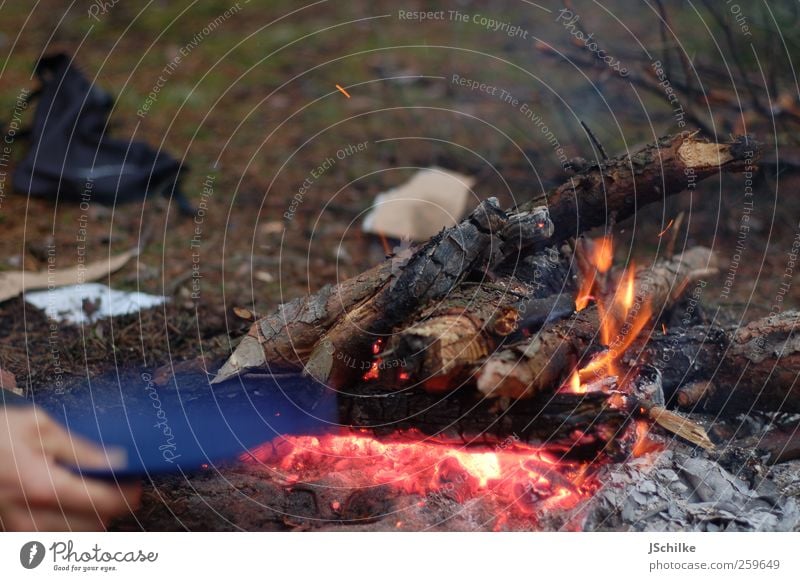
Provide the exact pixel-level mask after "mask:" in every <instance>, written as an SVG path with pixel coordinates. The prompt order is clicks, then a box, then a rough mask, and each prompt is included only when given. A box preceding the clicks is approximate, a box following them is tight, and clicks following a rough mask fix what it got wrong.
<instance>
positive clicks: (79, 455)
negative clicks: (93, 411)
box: [0, 406, 141, 531]
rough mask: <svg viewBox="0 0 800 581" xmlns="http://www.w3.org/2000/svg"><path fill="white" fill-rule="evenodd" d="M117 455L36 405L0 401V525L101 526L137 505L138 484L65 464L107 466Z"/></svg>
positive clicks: (47, 528) (6, 527)
mask: <svg viewBox="0 0 800 581" xmlns="http://www.w3.org/2000/svg"><path fill="white" fill-rule="evenodd" d="M115 460H118V458H114V457H113V452H111V451H108V450H106V451H104V450H103V449H101V448H98V447H97V446H95V445H94V444H92V443H90V442H88V441H86V440H84V439H83V438H79V437H77V436H74V435H72V434H70V433H69V432H68V431H67V430H65V429H64V428H63V427H62V426H61V425H59V424H58V423H56V422H55V420H53V419H52V418H51V417H50V416H48V415H47V413H46V412H44V411H43V410H41V409H39V408H36V407H33V406H29V407H28V406H26V407H16V406H6V407H0V530H5V531H33V530H36V531H56V530H69V531H94V530H102V529H104V528H105V524H106V523H108V521H109V520H110V519H112V518H113V517H115V516H120V515H122V514H126V513H129V512H131V511H132V510H134V509H135V508H136V507H137V506H138V503H139V497H140V493H141V487H140V486H139V485H138V484H124V485H123V484H120V485H117V484H115V483H107V482H101V481H98V480H93V479H91V478H82V477H81V476H80V475H78V474H76V473H74V472H73V471H71V470H70V469H69V468H68V467H67V466H79V467H81V468H84V469H88V468H108V466H109V464H112V465H113V464H115V463H116V462H115Z"/></svg>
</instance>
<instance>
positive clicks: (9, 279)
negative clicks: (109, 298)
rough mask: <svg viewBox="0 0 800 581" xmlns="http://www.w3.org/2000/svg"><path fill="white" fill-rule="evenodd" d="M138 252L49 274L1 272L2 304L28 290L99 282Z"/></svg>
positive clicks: (40, 272)
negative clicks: (98, 280)
mask: <svg viewBox="0 0 800 581" xmlns="http://www.w3.org/2000/svg"><path fill="white" fill-rule="evenodd" d="M137 252H138V251H137V249H133V250H128V251H127V252H123V253H122V254H118V255H117V256H114V257H112V258H109V259H106V260H98V261H96V262H90V263H89V264H86V265H80V266H74V267H72V268H63V269H59V270H52V271H49V272H48V271H47V270H43V271H39V272H28V271H24V270H23V271H17V272H0V302H3V301H7V300H8V299H13V298H14V297H15V296H17V295H19V294H21V293H23V292H25V291H28V290H33V289H42V288H55V287H61V286H68V285H73V284H80V283H82V282H86V281H90V280H97V279H99V278H102V277H104V276H107V275H109V274H110V273H112V272H114V271H116V270H119V269H120V268H122V267H123V266H125V264H126V263H127V262H128V261H129V260H130V259H131V258H132V257H133V256H136V254H137Z"/></svg>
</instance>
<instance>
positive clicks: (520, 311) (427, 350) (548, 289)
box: [378, 258, 575, 391]
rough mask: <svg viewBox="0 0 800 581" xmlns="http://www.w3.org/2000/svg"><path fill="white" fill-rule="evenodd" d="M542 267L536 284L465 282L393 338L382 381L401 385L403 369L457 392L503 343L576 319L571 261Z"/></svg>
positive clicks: (380, 367) (432, 386)
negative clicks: (464, 377)
mask: <svg viewBox="0 0 800 581" xmlns="http://www.w3.org/2000/svg"><path fill="white" fill-rule="evenodd" d="M537 266H539V268H537V269H536V270H535V272H534V273H533V276H530V277H529V279H530V280H532V281H536V282H535V283H533V284H531V283H525V282H522V281H519V280H515V279H513V278H504V279H502V280H498V281H495V282H494V283H491V284H489V283H477V284H474V285H468V284H465V285H462V286H461V287H459V288H458V289H456V290H455V291H454V292H452V293H451V294H450V295H449V296H448V297H447V298H446V299H445V300H443V301H441V302H440V303H438V304H436V305H434V306H433V307H431V308H429V309H428V310H427V311H425V312H423V313H422V315H421V316H420V317H419V320H418V321H417V322H415V323H414V324H412V325H410V326H408V327H406V328H405V329H403V330H401V331H400V332H398V333H396V334H395V335H393V336H392V337H391V339H390V340H389V343H388V345H387V348H386V349H385V350H384V351H382V352H381V353H380V356H379V357H380V359H381V361H380V362H379V363H378V371H379V376H380V378H381V379H382V380H383V381H384V382H385V383H388V384H392V383H395V384H396V383H397V382H396V379H397V375H398V373H393V371H399V373H400V374H403V376H404V377H405V378H406V379H412V380H414V381H420V382H424V383H425V387H426V388H427V389H429V390H433V391H440V390H441V391H446V390H448V389H454V388H455V386H456V385H458V383H459V382H460V380H461V379H462V377H461V376H462V375H463V372H464V371H465V370H467V371H469V370H471V369H473V368H474V367H475V366H476V365H478V364H479V363H480V362H481V361H482V360H483V359H484V358H485V357H487V356H488V355H489V354H490V353H492V352H494V351H495V349H496V348H497V347H498V346H499V345H501V344H502V343H503V342H506V341H513V340H514V339H515V338H516V339H517V340H519V339H520V338H521V337H523V333H529V332H530V331H531V330H535V329H538V328H540V327H542V326H543V325H545V324H546V323H548V322H552V321H556V320H559V319H562V318H564V317H568V316H570V315H571V314H572V313H573V312H574V310H575V302H574V297H573V292H572V290H573V288H572V284H570V282H571V278H572V277H571V276H570V267H569V262H568V260H566V258H562V259H561V260H548V261H542V264H540V265H537ZM565 281H566V283H565ZM551 283H552V284H551ZM565 284H566V288H565ZM553 288H555V289H557V290H556V293H555V294H553V290H552V289H553ZM387 358H391V360H392V361H401V362H402V368H400V369H397V367H396V366H387V365H385V364H384V363H383V362H384V361H385V360H386V359H387Z"/></svg>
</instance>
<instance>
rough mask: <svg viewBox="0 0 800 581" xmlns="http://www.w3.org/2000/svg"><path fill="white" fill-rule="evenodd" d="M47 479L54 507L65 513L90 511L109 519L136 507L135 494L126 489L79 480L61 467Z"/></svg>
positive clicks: (94, 481)
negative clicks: (50, 482) (49, 479)
mask: <svg viewBox="0 0 800 581" xmlns="http://www.w3.org/2000/svg"><path fill="white" fill-rule="evenodd" d="M51 477H52V490H53V492H54V496H55V499H56V503H57V506H60V507H61V508H62V509H63V510H65V511H66V512H87V511H94V512H96V513H97V514H98V515H99V516H100V517H102V518H110V517H113V516H117V515H121V514H125V513H130V512H131V511H132V510H133V509H134V508H135V507H136V506H137V502H138V499H139V497H138V493H137V492H136V490H135V489H134V488H131V487H130V486H128V485H125V486H119V485H117V484H114V483H107V482H103V481H100V480H94V479H92V478H82V477H80V476H78V475H76V474H73V473H72V472H70V471H69V470H67V469H64V468H61V467H57V468H54V469H53V470H52V471H51Z"/></svg>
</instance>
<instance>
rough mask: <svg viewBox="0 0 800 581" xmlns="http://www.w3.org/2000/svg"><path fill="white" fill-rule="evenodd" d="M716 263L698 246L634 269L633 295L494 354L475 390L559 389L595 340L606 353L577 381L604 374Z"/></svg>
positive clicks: (495, 393)
mask: <svg viewBox="0 0 800 581" xmlns="http://www.w3.org/2000/svg"><path fill="white" fill-rule="evenodd" d="M714 264H715V261H714V257H713V253H712V252H711V251H710V250H708V249H706V248H700V247H697V248H693V249H692V250H689V251H687V252H685V253H683V254H682V255H680V256H676V257H674V258H673V259H671V260H663V261H660V262H659V263H657V264H656V265H655V266H654V267H652V268H649V269H639V270H637V271H636V273H635V275H634V276H632V277H630V280H629V289H631V290H633V289H635V290H633V292H628V291H627V290H625V291H622V292H618V293H617V295H616V297H615V298H614V301H615V302H614V303H612V304H611V305H610V306H608V307H606V308H601V307H597V308H596V307H589V308H586V309H584V310H582V311H580V312H578V313H576V314H575V316H573V317H571V318H570V319H568V320H565V321H562V322H560V323H557V324H555V325H551V326H549V327H547V328H545V329H543V330H542V331H541V332H540V333H538V334H536V335H534V336H533V337H531V338H530V339H529V340H527V341H525V342H523V343H519V344H517V345H512V346H509V347H507V348H505V349H502V350H500V351H498V352H497V353H495V354H493V355H492V356H491V357H489V359H488V360H487V361H486V363H485V364H484V365H483V366H482V367H481V368H480V370H479V371H478V373H477V386H478V389H479V390H480V391H481V392H482V393H483V394H485V395H486V396H488V397H500V396H506V397H513V398H524V397H531V396H532V395H535V394H537V393H540V392H542V391H546V390H550V389H553V388H554V387H558V386H560V385H562V384H563V383H564V382H565V381H566V380H567V378H568V376H569V375H570V374H571V373H572V372H573V371H574V370H575V369H577V368H578V367H579V366H580V364H581V363H582V362H583V363H586V359H587V357H589V356H591V355H592V352H591V350H590V348H591V347H592V346H596V345H597V339H598V337H599V338H601V339H602V343H603V344H604V345H605V346H607V347H608V351H606V352H605V353H603V354H601V355H600V356H599V357H597V358H595V359H593V360H592V361H591V362H589V365H587V366H586V367H584V368H583V369H582V370H581V376H580V378H579V379H580V380H587V379H597V378H599V377H601V376H602V375H604V374H608V373H609V368H610V367H611V366H612V364H613V363H614V362H615V361H616V360H617V359H618V358H619V357H620V356H621V355H622V354H623V353H624V352H625V350H626V349H627V348H628V347H629V346H630V345H631V344H632V343H633V342H634V340H635V339H636V337H637V336H638V335H639V333H640V332H641V331H642V329H643V328H644V326H645V325H646V324H647V323H648V321H649V320H650V318H651V314H652V313H654V312H655V313H659V312H660V311H661V310H663V309H665V308H667V307H669V306H670V305H671V304H673V302H674V301H675V300H676V299H677V298H678V296H679V294H678V291H681V292H682V290H683V289H685V288H686V287H687V284H688V282H689V281H691V280H692V279H693V278H695V277H697V276H700V275H701V273H702V274H703V275H704V274H706V273H707V272H708V269H709V268H713V266H714ZM619 308H623V309H624V312H622V313H620V311H619ZM620 315H621V316H620ZM578 385H579V384H578ZM576 390H577V388H576Z"/></svg>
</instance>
